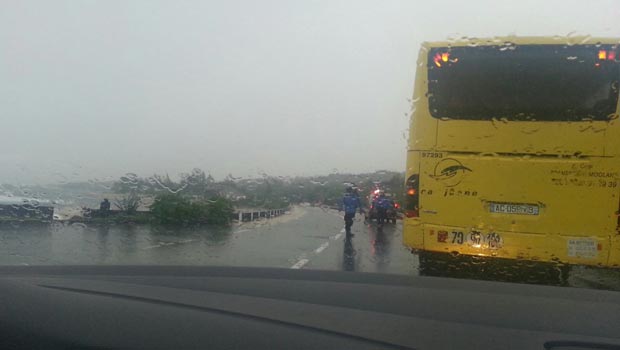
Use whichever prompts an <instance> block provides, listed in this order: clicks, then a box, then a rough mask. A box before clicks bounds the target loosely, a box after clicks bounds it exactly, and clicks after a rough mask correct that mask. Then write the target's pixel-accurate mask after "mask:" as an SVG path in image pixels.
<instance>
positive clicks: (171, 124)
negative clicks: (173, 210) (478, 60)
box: [0, 0, 620, 183]
mask: <svg viewBox="0 0 620 350" xmlns="http://www.w3.org/2000/svg"><path fill="white" fill-rule="evenodd" d="M463 4H466V5H463ZM515 4H518V5H515ZM619 19H620V2H618V1H613V0H610V1H577V2H576V1H506V2H502V1H447V0H443V1H383V0H382V1H360V0H351V1H334V0H325V1H289V0H283V1H264V0H261V1H253V0H247V1H230V0H222V1H156V0H146V1H112V0H110V1H107V0H106V1H77V0H76V1H59V0H54V1H48V0H42V1H23V0H15V1H9V0H0V121H1V124H0V130H1V131H0V183H7V182H9V183H49V182H64V181H77V180H88V179H115V178H117V177H118V176H119V175H122V174H124V173H127V172H134V173H137V174H139V175H143V176H148V175H151V174H153V173H164V172H168V173H170V174H171V175H173V174H177V173H179V172H185V171H188V170H190V169H192V168H194V167H199V168H202V169H204V170H205V171H207V172H210V173H211V174H213V175H214V176H215V177H216V178H222V177H223V176H225V175H226V174H228V173H232V174H233V175H236V176H257V175H258V173H259V172H266V173H268V174H272V175H314V174H325V173H329V172H332V171H339V172H361V171H372V170H376V169H390V170H404V163H405V149H406V139H405V137H404V136H403V135H404V133H405V132H406V130H407V128H408V116H407V115H406V114H407V112H408V111H409V102H408V101H407V99H408V98H410V96H411V95H412V86H413V79H414V74H415V66H416V65H415V61H416V58H417V51H418V49H419V45H420V43H421V42H422V41H431V40H442V39H446V38H447V37H448V36H477V37H482V36H495V35H506V34H517V35H567V34H568V33H570V32H573V31H575V32H576V33H577V34H592V35H594V36H612V37H620V25H619V23H620V22H619Z"/></svg>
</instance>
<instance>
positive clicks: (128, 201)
mask: <svg viewBox="0 0 620 350" xmlns="http://www.w3.org/2000/svg"><path fill="white" fill-rule="evenodd" d="M140 204H142V198H140V197H139V196H138V194H136V192H135V191H134V192H130V193H129V194H127V195H125V196H123V197H122V198H120V199H117V200H115V201H114V205H115V206H116V207H117V208H118V209H119V210H121V211H124V212H126V213H127V214H134V213H135V212H136V211H138V208H139V207H140Z"/></svg>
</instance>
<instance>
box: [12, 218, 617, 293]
mask: <svg viewBox="0 0 620 350" xmlns="http://www.w3.org/2000/svg"><path fill="white" fill-rule="evenodd" d="M352 230H353V233H354V236H353V237H352V238H350V239H345V234H344V229H343V220H342V217H341V213H338V212H337V211H335V210H330V209H322V208H315V207H294V208H293V209H292V211H291V212H290V213H289V214H286V215H284V216H281V217H278V218H274V219H269V220H267V219H265V220H262V221H257V222H251V223H243V224H241V225H239V224H234V225H232V226H231V227H225V228H217V227H199V228H196V227H166V226H151V225H111V226H102V225H93V226H88V225H85V224H62V223H54V224H51V225H40V224H39V225H33V224H19V225H17V224H2V225H0V265H210V266H253V267H278V268H294V269H320V270H344V271H355V272H379V273H390V274H405V275H417V274H418V273H419V271H418V258H417V256H415V255H413V254H411V253H410V252H409V251H408V250H407V249H406V248H405V247H404V246H403V245H402V225H401V223H400V222H398V223H397V224H395V225H394V224H386V225H385V227H384V228H383V229H382V230H379V229H378V228H377V227H376V225H369V224H365V223H364V221H363V217H359V216H358V217H356V220H355V223H354V225H353V229H352ZM452 277H457V278H459V277H460V276H459V274H458V273H456V274H454V276H452ZM499 277H501V276H499ZM569 285H571V286H576V287H587V288H600V289H614V290H620V274H619V273H618V272H616V271H609V270H603V271H601V270H596V269H591V268H584V267H578V268H575V269H573V272H572V273H571V276H570V278H569Z"/></svg>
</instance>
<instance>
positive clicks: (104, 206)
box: [99, 198, 110, 216]
mask: <svg viewBox="0 0 620 350" xmlns="http://www.w3.org/2000/svg"><path fill="white" fill-rule="evenodd" d="M99 212H101V215H102V216H108V213H109V212H110V201H109V200H108V199H107V198H104V199H103V202H101V204H99Z"/></svg>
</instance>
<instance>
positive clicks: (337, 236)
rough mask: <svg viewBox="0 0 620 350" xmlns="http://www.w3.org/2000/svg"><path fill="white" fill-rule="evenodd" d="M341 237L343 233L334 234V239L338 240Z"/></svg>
mask: <svg viewBox="0 0 620 350" xmlns="http://www.w3.org/2000/svg"><path fill="white" fill-rule="evenodd" d="M340 237H342V233H339V234H337V235H335V236H334V241H337V240H339V239H340Z"/></svg>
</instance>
